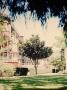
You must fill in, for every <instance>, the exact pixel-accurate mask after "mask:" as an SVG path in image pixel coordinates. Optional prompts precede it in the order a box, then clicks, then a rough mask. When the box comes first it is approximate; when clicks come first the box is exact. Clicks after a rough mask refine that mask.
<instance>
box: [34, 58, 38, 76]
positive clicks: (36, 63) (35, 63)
mask: <svg viewBox="0 0 67 90" xmlns="http://www.w3.org/2000/svg"><path fill="white" fill-rule="evenodd" d="M37 67H38V60H34V68H35V75H37Z"/></svg>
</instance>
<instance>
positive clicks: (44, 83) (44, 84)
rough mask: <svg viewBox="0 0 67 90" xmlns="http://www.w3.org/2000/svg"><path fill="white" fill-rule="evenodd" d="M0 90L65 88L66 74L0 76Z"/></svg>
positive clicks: (60, 89)
mask: <svg viewBox="0 0 67 90" xmlns="http://www.w3.org/2000/svg"><path fill="white" fill-rule="evenodd" d="M0 90H67V75H54V76H53V75H51V76H31V77H28V76H22V77H1V78H0Z"/></svg>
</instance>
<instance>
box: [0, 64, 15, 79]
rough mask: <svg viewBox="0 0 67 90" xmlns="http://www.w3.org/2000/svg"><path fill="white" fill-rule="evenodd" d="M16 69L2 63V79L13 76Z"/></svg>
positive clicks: (0, 68)
mask: <svg viewBox="0 0 67 90" xmlns="http://www.w3.org/2000/svg"><path fill="white" fill-rule="evenodd" d="M14 72H15V68H14V66H13V65H10V64H8V63H0V77H7V76H13V75H14Z"/></svg>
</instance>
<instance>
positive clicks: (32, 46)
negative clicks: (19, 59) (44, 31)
mask: <svg viewBox="0 0 67 90" xmlns="http://www.w3.org/2000/svg"><path fill="white" fill-rule="evenodd" d="M20 53H21V54H22V55H23V56H26V57H28V58H30V59H32V60H33V63H34V68H35V73H36V74H37V67H38V60H39V59H42V58H47V57H49V56H50V55H51V54H52V49H51V48H50V47H45V46H44V41H40V38H39V37H38V35H36V36H32V37H31V38H30V39H29V40H27V41H26V42H25V43H24V44H23V45H22V47H21V48H20Z"/></svg>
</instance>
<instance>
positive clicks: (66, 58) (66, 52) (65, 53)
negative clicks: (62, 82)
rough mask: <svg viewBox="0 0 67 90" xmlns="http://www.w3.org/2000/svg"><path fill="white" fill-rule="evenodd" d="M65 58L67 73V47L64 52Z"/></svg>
mask: <svg viewBox="0 0 67 90" xmlns="http://www.w3.org/2000/svg"><path fill="white" fill-rule="evenodd" d="M64 58H65V64H66V72H67V47H66V48H65V50H64Z"/></svg>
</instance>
